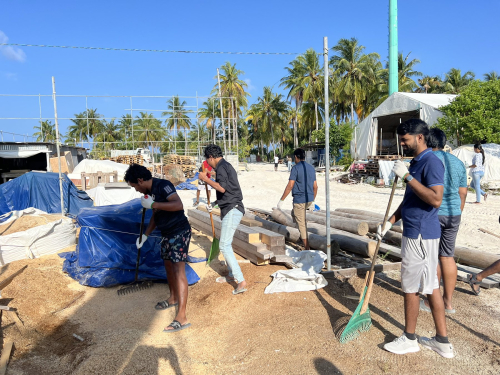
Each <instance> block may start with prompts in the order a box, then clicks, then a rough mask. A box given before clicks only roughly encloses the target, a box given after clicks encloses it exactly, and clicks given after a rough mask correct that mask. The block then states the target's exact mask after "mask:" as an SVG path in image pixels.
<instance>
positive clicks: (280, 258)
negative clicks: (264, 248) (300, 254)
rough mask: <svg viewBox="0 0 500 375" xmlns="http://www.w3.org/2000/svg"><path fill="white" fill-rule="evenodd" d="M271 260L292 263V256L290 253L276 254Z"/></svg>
mask: <svg viewBox="0 0 500 375" xmlns="http://www.w3.org/2000/svg"><path fill="white" fill-rule="evenodd" d="M271 262H273V263H292V257H290V256H288V255H284V254H283V255H281V254H279V255H276V254H275V255H274V257H272V258H271Z"/></svg>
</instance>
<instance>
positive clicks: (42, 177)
mask: <svg viewBox="0 0 500 375" xmlns="http://www.w3.org/2000/svg"><path fill="white" fill-rule="evenodd" d="M62 177H63V200H64V208H65V211H66V213H68V214H71V215H74V216H76V215H78V212H79V211H80V209H82V208H84V207H91V206H92V205H93V202H92V199H90V197H89V196H88V195H87V193H85V192H84V191H81V190H78V189H77V188H76V186H75V185H74V184H73V183H72V182H71V180H70V179H69V178H68V177H67V176H66V175H65V174H62ZM29 207H34V208H38V209H39V210H42V211H45V212H47V213H49V214H57V213H61V196H60V193H59V174H58V173H42V172H29V173H26V174H24V175H22V176H20V177H17V178H15V179H13V180H10V181H8V182H6V183H5V184H2V185H0V215H3V214H6V213H8V212H11V211H20V210H24V209H26V208H29Z"/></svg>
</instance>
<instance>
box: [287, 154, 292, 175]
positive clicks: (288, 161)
mask: <svg viewBox="0 0 500 375" xmlns="http://www.w3.org/2000/svg"><path fill="white" fill-rule="evenodd" d="M286 165H287V166H288V172H290V171H291V170H292V158H291V157H290V156H287V157H286Z"/></svg>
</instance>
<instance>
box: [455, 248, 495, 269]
mask: <svg viewBox="0 0 500 375" xmlns="http://www.w3.org/2000/svg"><path fill="white" fill-rule="evenodd" d="M454 258H455V261H456V262H457V263H460V264H466V265H468V266H472V267H477V268H481V269H484V268H488V267H489V266H490V265H491V264H492V263H494V262H496V261H497V260H499V259H500V255H495V254H491V253H487V252H484V251H480V250H475V249H469V248H467V247H461V246H457V247H455V256H454Z"/></svg>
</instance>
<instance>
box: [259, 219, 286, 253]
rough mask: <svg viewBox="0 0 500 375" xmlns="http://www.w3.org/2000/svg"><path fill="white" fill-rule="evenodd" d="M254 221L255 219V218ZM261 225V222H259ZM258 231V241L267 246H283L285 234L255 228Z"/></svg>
mask: <svg viewBox="0 0 500 375" xmlns="http://www.w3.org/2000/svg"><path fill="white" fill-rule="evenodd" d="M255 221H256V220H255ZM260 224H261V225H263V224H262V223H260ZM256 230H257V231H258V232H259V233H260V241H261V242H263V243H265V244H266V245H269V246H279V245H281V246H283V247H284V246H285V236H283V235H282V234H279V233H276V232H273V231H271V230H268V229H265V228H258V229H256Z"/></svg>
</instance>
